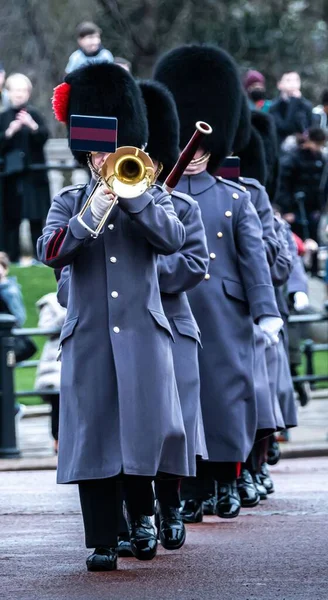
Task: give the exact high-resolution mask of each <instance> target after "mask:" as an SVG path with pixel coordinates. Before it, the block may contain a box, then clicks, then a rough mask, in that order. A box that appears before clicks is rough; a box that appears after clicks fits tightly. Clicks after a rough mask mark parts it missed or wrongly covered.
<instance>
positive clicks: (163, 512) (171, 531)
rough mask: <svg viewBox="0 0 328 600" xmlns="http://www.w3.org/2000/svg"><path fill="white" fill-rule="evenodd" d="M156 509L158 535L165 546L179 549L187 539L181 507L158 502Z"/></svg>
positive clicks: (170, 548) (167, 548)
mask: <svg viewBox="0 0 328 600" xmlns="http://www.w3.org/2000/svg"><path fill="white" fill-rule="evenodd" d="M156 509H157V513H156V517H157V518H156V522H157V529H158V535H159V539H160V540H161V544H162V546H163V548H165V549H166V550H178V549H179V548H181V547H182V546H183V544H184V543H185V541H186V528H185V526H184V523H183V520H182V516H181V513H180V510H179V508H175V507H174V506H164V505H161V504H160V503H159V502H157V507H156Z"/></svg>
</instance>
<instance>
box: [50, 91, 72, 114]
mask: <svg viewBox="0 0 328 600" xmlns="http://www.w3.org/2000/svg"><path fill="white" fill-rule="evenodd" d="M70 92H71V86H70V84H69V83H65V82H64V83H60V84H59V85H57V87H55V89H54V93H53V96H52V109H53V111H54V113H55V117H56V119H57V121H60V122H61V123H66V124H67V121H68V103H69V97H70Z"/></svg>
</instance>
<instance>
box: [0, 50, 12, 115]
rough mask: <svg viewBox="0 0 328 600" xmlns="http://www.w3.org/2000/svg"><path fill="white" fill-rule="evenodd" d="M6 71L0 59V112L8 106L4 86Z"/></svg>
mask: <svg viewBox="0 0 328 600" xmlns="http://www.w3.org/2000/svg"><path fill="white" fill-rule="evenodd" d="M5 81H6V71H5V68H4V66H3V63H2V62H1V61H0V112H2V111H4V110H6V109H7V108H9V105H10V102H9V97H8V92H7V90H6V88H5Z"/></svg>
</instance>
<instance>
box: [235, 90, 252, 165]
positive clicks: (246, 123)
mask: <svg viewBox="0 0 328 600" xmlns="http://www.w3.org/2000/svg"><path fill="white" fill-rule="evenodd" d="M251 114H252V113H251V109H250V108H249V106H248V101H247V98H246V95H245V94H244V93H243V99H242V105H241V111H240V117H239V123H238V129H237V132H236V135H235V140H234V143H233V153H234V154H235V155H237V156H239V153H240V152H241V151H242V150H243V149H244V148H246V146H247V145H248V144H249V141H250V139H251V133H252V123H251Z"/></svg>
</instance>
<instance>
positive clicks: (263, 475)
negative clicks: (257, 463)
mask: <svg viewBox="0 0 328 600" xmlns="http://www.w3.org/2000/svg"><path fill="white" fill-rule="evenodd" d="M259 475H260V479H261V482H262V485H264V487H265V489H266V491H267V494H273V493H274V484H273V481H272V479H271V477H270V473H269V469H268V465H267V463H263V464H262V465H261V471H260V473H259Z"/></svg>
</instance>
